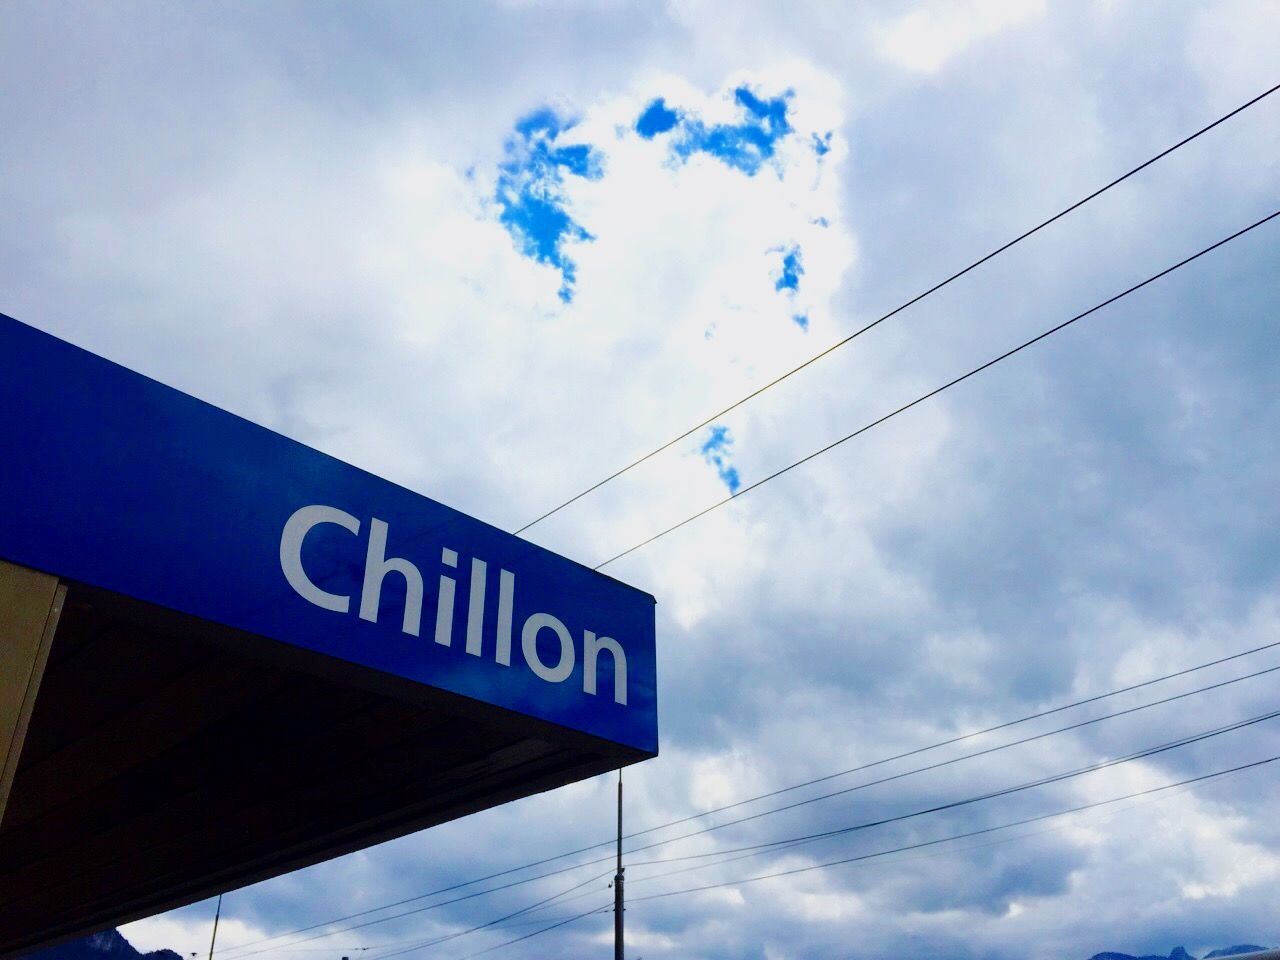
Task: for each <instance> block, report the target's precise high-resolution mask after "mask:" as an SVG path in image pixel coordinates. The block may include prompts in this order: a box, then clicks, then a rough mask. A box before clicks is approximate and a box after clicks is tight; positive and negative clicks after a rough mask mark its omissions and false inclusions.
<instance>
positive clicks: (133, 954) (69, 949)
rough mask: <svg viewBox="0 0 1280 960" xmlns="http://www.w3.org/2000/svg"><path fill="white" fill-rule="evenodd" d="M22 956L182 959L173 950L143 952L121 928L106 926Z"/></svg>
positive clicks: (34, 959)
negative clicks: (135, 946)
mask: <svg viewBox="0 0 1280 960" xmlns="http://www.w3.org/2000/svg"><path fill="white" fill-rule="evenodd" d="M21 960H182V957H180V956H179V955H178V954H176V953H174V952H173V951H172V950H153V951H151V952H150V953H142V952H141V951H139V950H135V949H134V947H133V944H131V943H130V942H129V941H128V940H126V939H125V938H124V937H123V936H121V934H120V931H119V930H103V931H102V932H101V933H94V934H90V935H89V936H87V937H82V938H81V939H79V940H72V941H71V942H69V943H63V944H59V945H58V946H56V947H47V948H46V949H44V950H39V951H37V952H35V953H29V954H27V955H26V956H25V957H23V958H21Z"/></svg>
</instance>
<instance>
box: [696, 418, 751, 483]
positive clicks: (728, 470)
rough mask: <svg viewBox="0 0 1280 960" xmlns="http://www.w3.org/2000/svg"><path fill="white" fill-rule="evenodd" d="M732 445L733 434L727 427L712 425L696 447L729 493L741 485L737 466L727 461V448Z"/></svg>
mask: <svg viewBox="0 0 1280 960" xmlns="http://www.w3.org/2000/svg"><path fill="white" fill-rule="evenodd" d="M732 446H733V435H732V434H731V433H730V432H729V428H728V427H724V426H720V425H716V426H713V427H712V428H711V430H710V432H709V434H708V436H707V439H706V441H705V442H704V443H703V444H702V446H701V447H699V448H698V452H699V453H701V454H702V459H703V460H705V461H706V462H707V463H708V464H710V465H711V466H712V467H714V468H715V471H716V474H717V475H718V476H719V477H720V482H721V483H723V484H724V485H725V486H726V487H728V488H729V492H730V493H737V492H738V490H739V489H741V487H742V479H741V478H740V477H739V476H738V468H737V467H735V466H734V465H733V464H732V463H730V461H729V449H730V447H732Z"/></svg>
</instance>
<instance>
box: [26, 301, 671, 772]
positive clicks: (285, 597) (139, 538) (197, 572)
mask: <svg viewBox="0 0 1280 960" xmlns="http://www.w3.org/2000/svg"><path fill="white" fill-rule="evenodd" d="M0 558H3V559H7V560H10V561H13V562H15V563H19V564H23V565H26V566H29V567H34V568H36V569H39V570H45V571H47V572H49V573H54V574H57V575H59V576H62V577H66V578H68V579H70V580H77V581H80V582H83V583H87V584H91V585H93V586H97V587H102V588H105V589H108V590H112V591H115V592H117V593H121V594H125V595H128V596H132V597H137V598H139V599H141V600H145V601H148V602H150V603H155V604H159V605H161V606H164V607H168V608H170V609H173V610H177V611H181V612H183V613H187V614H192V615H194V616H197V617H201V618H204V619H207V620H211V621H214V622H216V623H220V624H224V625H226V626H230V627H234V628H237V629H240V630H245V631H248V632H250V633H254V634H259V635H261V636H264V637H268V638H271V639H273V640H278V641H281V642H284V643H288V644H292V645H294V646H297V647H302V648H305V649H308V650H314V651H318V652H320V653H323V654H327V655H329V656H332V657H337V658H340V659H342V660H347V661H351V662H354V663H358V664H362V665H364V666H366V667H371V668H373V669H376V670H380V671H384V672H387V673H391V674H395V675H398V676H401V677H407V678H409V679H411V680H414V681H417V682H420V683H423V684H428V685H430V686H433V687H437V688H440V689H443V690H448V691H451V692H453V693H456V694H461V695H463V696H465V697H469V698H472V699H474V700H479V701H482V702H484V703H489V704H494V705H496V706H499V707H504V708H507V709H509V710H514V711H516V712H519V713H522V714H527V715H531V716H534V717H538V718H540V719H543V720H547V721H550V722H552V723H555V724H559V725H561V726H565V727H569V728H572V729H574V730H580V731H582V732H584V733H588V734H592V735H595V736H598V737H601V738H604V739H606V740H610V741H614V742H617V743H620V744H625V745H626V746H629V747H633V748H635V749H638V750H642V751H646V752H650V753H656V752H657V745H658V732H657V706H656V690H655V679H656V678H655V672H656V670H655V651H654V600H653V598H652V597H651V596H649V595H648V594H646V593H642V592H641V591H639V590H635V589H633V588H631V587H628V586H626V585H625V584H622V583H619V582H618V581H616V580H613V579H612V578H610V577H607V576H605V575H603V574H600V573H596V572H594V571H592V570H590V569H588V568H586V567H584V566H581V565H580V564H577V563H574V562H573V561H570V560H567V559H565V558H563V557H560V556H557V555H556V554H553V553H550V552H549V551H547V550H544V549H542V548H541V547H538V546H535V545H533V544H531V543H528V542H526V541H524V540H521V539H519V538H517V537H514V536H512V535H510V534H508V533H505V532H503V531H501V530H498V529H496V528H494V527H491V526H489V525H488V524H485V523H482V522H481V521H479V520H475V519H473V518H471V517H468V516H466V515H464V514H461V513H459V512H458V511H456V510H453V509H450V508H449V507H446V506H443V505H442V504H439V503H436V502H435V501H433V500H429V499H427V498H425V497H422V496H419V495H417V494H415V493H412V492H410V491H408V490H405V489H404V488H402V487H398V486H396V485H395V484H392V483H389V482H387V481H385V480H381V479H379V478H377V477H375V476H372V475H371V474H369V473H366V472H365V471H363V470H359V469H356V468H355V467H352V466H349V465H348V464H345V463H343V462H341V461H339V460H336V459H334V458H332V457H329V456H327V455H325V454H323V453H320V452H318V451H316V450H312V449H310V448H309V447H306V446H303V445H302V444H299V443H296V442H294V441H292V440H289V439H288V438H286V437H283V436H280V435H279V434H276V433H273V432H271V431H270V430H266V429H264V428H262V427H259V426H256V425H254V424H252V423H249V422H248V421H245V420H242V419H241V418H239V417H236V416H234V415H232V414H230V413H227V412H225V411H223V410H220V409H218V408H216V407H213V406H210V405H209V404H207V403H204V402H202V401H200V400H196V399H195V398H193V397H190V396H187V395H186V394H184V393H180V392H179V391H177V390H173V389H171V388H169V387H166V386H164V385H162V384H159V383H157V382H155V381H154V380H151V379H148V378H147V377H143V376H141V375H139V374H136V373H133V372H132V371H129V370H126V369H125V368H123V367H121V366H119V365H117V364H114V363H111V362H110V361H108V360H104V359H103V358H101V357H98V356H95V355H93V354H91V353H87V352H86V351H84V350H81V349H79V348H78V347H74V346H72V345H70V344H67V343H65V342H63V341H61V340H58V339H56V338H54V337H51V336H49V335H48V334H45V333H42V332H40V331H38V330H35V329H33V328H31V327H28V326H26V325H24V324H21V323H19V322H18V321H16V320H13V319H11V318H9V317H5V316H3V315H0Z"/></svg>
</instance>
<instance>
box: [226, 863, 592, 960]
mask: <svg viewBox="0 0 1280 960" xmlns="http://www.w3.org/2000/svg"><path fill="white" fill-rule="evenodd" d="M604 859H608V858H607V857H606V858H604ZM599 862H601V861H596V860H593V861H591V862H589V863H580V864H575V865H574V866H572V867H566V868H564V869H561V870H552V871H550V872H548V873H544V874H540V875H539V876H536V877H526V878H525V879H524V880H516V881H513V882H512V883H504V884H502V885H501V886H497V887H489V888H488V889H485V890H477V891H476V892H474V893H468V894H465V895H463V896H461V897H454V898H453V899H452V900H441V901H440V902H439V903H429V904H427V905H426V906H425V907H417V908H415V909H413V910H405V911H403V912H402V913H395V914H392V915H391V916H387V917H379V918H378V919H377V920H368V921H366V922H364V923H355V924H352V925H351V926H348V927H342V928H340V929H338V930H326V931H323V932H321V933H316V934H313V935H312V936H309V937H303V938H302V939H301V940H294V941H292V942H290V943H288V944H285V946H286V947H293V946H296V945H297V944H300V943H310V942H311V941H313V940H323V939H324V938H325V937H332V936H335V935H337V934H339V933H349V932H350V931H352V930H361V929H363V928H365V927H373V926H377V925H378V924H380V923H387V922H389V921H391V920H399V919H400V918H402V917H411V916H415V915H416V914H419V913H426V912H428V911H430V910H438V909H439V908H440V907H448V906H451V905H453V904H455V903H462V902H463V901H464V900H473V899H475V898H476V897H482V896H484V895H485V894H489V893H497V892H499V891H500V890H510V889H511V888H512V887H519V886H523V885H524V884H526V883H533V882H534V881H536V880H545V879H547V878H548V877H556V876H559V875H561V874H563V873H568V872H569V871H571V870H577V869H579V868H580V867H587V866H591V865H592V864H595V863H599ZM612 873H613V871H612V870H609V871H606V872H605V873H601V874H598V875H596V876H592V877H588V878H587V879H586V880H584V881H582V883H579V884H577V886H574V887H572V888H571V889H573V890H576V889H578V888H579V887H582V886H585V885H586V884H588V883H591V882H593V881H596V880H603V879H604V878H605V877H607V876H610V875H612ZM458 886H462V884H459V885H458ZM562 895H563V894H557V897H558V896H562ZM424 896H425V895H424ZM416 899H423V898H422V897H418V898H416ZM552 899H555V898H552ZM404 902H409V901H403V902H402V903H404ZM400 905H401V904H393V905H392V906H400ZM387 909H390V907H385V906H384V907H375V908H373V909H371V910H366V911H363V913H364V914H368V913H374V912H377V911H378V910H387ZM521 912H523V911H521ZM362 915H363V914H362ZM341 922H342V921H341V920H331V921H329V923H341ZM323 926H328V923H321V924H315V925H314V926H312V927H310V928H308V929H315V928H316V927H323ZM297 932H301V931H297ZM283 936H289V934H277V936H276V937H270V938H266V939H264V940H259V941H257V942H256V943H265V942H266V940H267V939H279V937H283ZM242 946H248V944H243V945H242ZM279 949H281V948H279V947H262V948H261V949H258V950H249V951H247V952H245V953H241V954H239V955H238V956H237V957H236V960H242V958H244V957H252V956H257V955H258V954H261V953H268V952H271V951H275V950H279ZM380 956H396V954H382V955H380ZM375 960H379V958H375Z"/></svg>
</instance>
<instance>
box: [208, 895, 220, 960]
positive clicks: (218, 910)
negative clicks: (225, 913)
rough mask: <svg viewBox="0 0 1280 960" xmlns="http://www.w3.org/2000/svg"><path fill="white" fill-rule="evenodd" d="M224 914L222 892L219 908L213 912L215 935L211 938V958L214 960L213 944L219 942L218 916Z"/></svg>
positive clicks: (210, 959)
mask: <svg viewBox="0 0 1280 960" xmlns="http://www.w3.org/2000/svg"><path fill="white" fill-rule="evenodd" d="M220 916H222V894H218V909H217V910H215V911H214V912H213V936H212V937H210V938H209V960H213V945H214V944H215V943H217V942H218V918H219V917H220Z"/></svg>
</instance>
